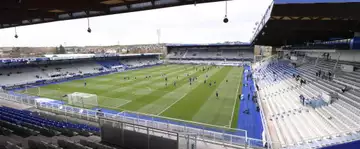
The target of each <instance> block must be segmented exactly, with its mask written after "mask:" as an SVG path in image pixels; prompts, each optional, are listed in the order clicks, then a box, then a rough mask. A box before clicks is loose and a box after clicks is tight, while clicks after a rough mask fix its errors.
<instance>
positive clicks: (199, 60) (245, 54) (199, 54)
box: [166, 43, 254, 65]
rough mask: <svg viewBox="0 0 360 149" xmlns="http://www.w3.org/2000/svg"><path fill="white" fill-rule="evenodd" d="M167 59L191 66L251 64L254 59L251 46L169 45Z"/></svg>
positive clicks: (242, 44) (243, 44)
mask: <svg viewBox="0 0 360 149" xmlns="http://www.w3.org/2000/svg"><path fill="white" fill-rule="evenodd" d="M167 53H168V54H167V55H166V59H167V60H168V61H169V62H170V63H190V64H217V65H226V64H236V65H242V64H243V63H244V62H246V63H247V64H250V63H251V62H252V61H253V59H254V52H253V47H252V46H251V45H249V44H245V43H241V44H207V45H196V44H195V45H192V44H185V45H173V44H169V45H167Z"/></svg>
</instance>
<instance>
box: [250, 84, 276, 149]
mask: <svg viewBox="0 0 360 149" xmlns="http://www.w3.org/2000/svg"><path fill="white" fill-rule="evenodd" d="M253 80H254V85H255V84H256V79H253ZM256 95H257V97H258V99H257V100H258V103H259V107H260V117H261V123H262V125H263V128H264V131H265V139H264V138H263V140H264V142H272V140H271V136H270V132H269V127H268V125H267V122H266V117H265V115H264V108H263V106H262V103H261V99H260V94H259V92H258V91H256ZM267 148H268V149H269V148H272V146H270V145H267Z"/></svg>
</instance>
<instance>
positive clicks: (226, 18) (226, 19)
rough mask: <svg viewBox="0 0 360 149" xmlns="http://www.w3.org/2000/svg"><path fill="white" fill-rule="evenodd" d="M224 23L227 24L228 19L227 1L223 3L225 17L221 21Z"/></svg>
mask: <svg viewBox="0 0 360 149" xmlns="http://www.w3.org/2000/svg"><path fill="white" fill-rule="evenodd" d="M223 22H224V23H228V22H229V19H228V17H227V0H226V1H225V17H224V20H223Z"/></svg>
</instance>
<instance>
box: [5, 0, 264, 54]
mask: <svg viewBox="0 0 360 149" xmlns="http://www.w3.org/2000/svg"><path fill="white" fill-rule="evenodd" d="M270 3H271V0H233V1H229V2H228V17H229V20H230V22H229V23H227V24H224V23H223V22H222V20H223V18H224V15H225V2H217V3H209V4H201V5H196V6H194V5H187V6H180V7H171V8H165V9H156V10H149V11H142V12H134V13H126V14H117V15H110V16H102V17H95V18H90V26H91V28H92V31H93V32H92V33H91V34H89V33H87V31H86V30H87V20H86V19H77V20H69V21H62V22H53V23H46V24H37V25H30V26H23V27H18V28H17V32H18V35H19V38H18V39H15V38H14V28H9V29H0V46H10V47H12V46H58V45H60V44H65V45H66V46H84V45H115V44H118V43H119V44H122V45H125V44H147V43H157V29H160V30H161V42H162V43H216V42H224V41H242V42H249V40H250V38H251V37H252V35H253V33H252V29H253V28H254V27H255V22H258V21H259V20H260V19H261V18H262V16H263V14H264V13H265V11H266V8H267V7H268V6H269V5H270Z"/></svg>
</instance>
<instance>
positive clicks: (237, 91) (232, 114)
mask: <svg viewBox="0 0 360 149" xmlns="http://www.w3.org/2000/svg"><path fill="white" fill-rule="evenodd" d="M242 79H243V76H241V78H240V79H239V80H240V81H239V83H238V88H237V90H236V94H235V102H234V106H233V111H232V113H231V118H230V122H229V127H231V123H232V119H233V117H234V111H235V106H236V100H238V99H237V96H238V94H239V88H240V85H241V84H240V83H241V80H242ZM239 102H240V101H239ZM239 104H240V103H239Z"/></svg>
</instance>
